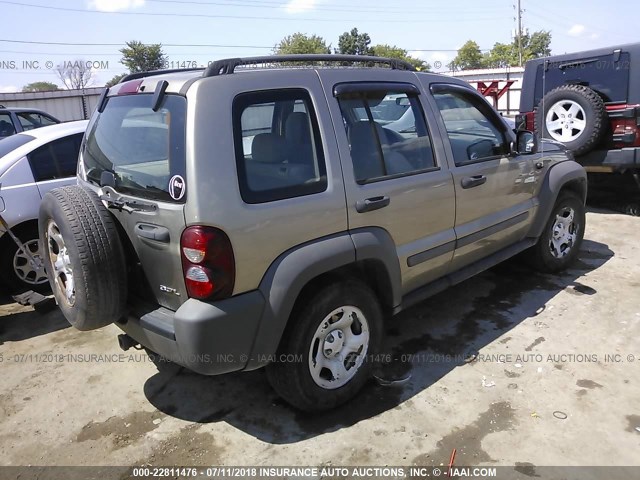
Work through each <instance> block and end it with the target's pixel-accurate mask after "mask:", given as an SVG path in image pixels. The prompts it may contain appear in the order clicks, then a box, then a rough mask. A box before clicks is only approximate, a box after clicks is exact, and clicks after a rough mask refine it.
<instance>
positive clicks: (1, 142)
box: [0, 134, 34, 158]
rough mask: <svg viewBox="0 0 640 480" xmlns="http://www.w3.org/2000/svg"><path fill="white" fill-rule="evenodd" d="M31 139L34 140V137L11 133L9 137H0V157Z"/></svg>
mask: <svg viewBox="0 0 640 480" xmlns="http://www.w3.org/2000/svg"><path fill="white" fill-rule="evenodd" d="M31 140H34V138H33V137H31V136H29V135H25V134H18V135H12V136H11V137H7V138H3V139H0V158H2V157H4V156H5V155H6V154H8V153H11V152H13V151H14V150H15V149H16V148H18V147H21V146H22V145H24V144H26V143H29V142H30V141H31Z"/></svg>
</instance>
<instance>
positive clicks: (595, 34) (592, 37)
mask: <svg viewBox="0 0 640 480" xmlns="http://www.w3.org/2000/svg"><path fill="white" fill-rule="evenodd" d="M589 38H590V39H591V40H597V39H598V38H600V34H599V33H592V34H591V35H589Z"/></svg>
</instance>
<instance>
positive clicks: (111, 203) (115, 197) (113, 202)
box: [98, 186, 157, 213]
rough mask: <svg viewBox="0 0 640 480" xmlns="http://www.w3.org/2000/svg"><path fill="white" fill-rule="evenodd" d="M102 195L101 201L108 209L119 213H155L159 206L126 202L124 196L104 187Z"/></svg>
mask: <svg viewBox="0 0 640 480" xmlns="http://www.w3.org/2000/svg"><path fill="white" fill-rule="evenodd" d="M101 190H102V192H101V195H98V196H99V198H100V200H102V201H103V202H105V203H106V204H107V207H108V208H112V209H114V210H118V211H119V212H127V213H133V212H155V211H156V209H157V206H156V205H155V204H153V203H147V202H140V201H138V200H125V199H124V197H122V195H119V194H118V192H116V191H115V190H114V189H113V188H112V187H110V186H105V187H102V189H101Z"/></svg>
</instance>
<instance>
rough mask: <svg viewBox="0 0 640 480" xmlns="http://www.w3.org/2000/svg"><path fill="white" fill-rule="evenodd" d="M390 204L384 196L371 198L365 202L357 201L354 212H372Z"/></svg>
mask: <svg viewBox="0 0 640 480" xmlns="http://www.w3.org/2000/svg"><path fill="white" fill-rule="evenodd" d="M390 203H391V199H390V198H389V197H387V196H386V195H384V196H383V195H381V196H379V197H371V198H367V199H366V200H359V201H357V202H356V212H358V213H364V212H372V211H373V210H379V209H381V208H384V207H386V206H388V205H389V204H390Z"/></svg>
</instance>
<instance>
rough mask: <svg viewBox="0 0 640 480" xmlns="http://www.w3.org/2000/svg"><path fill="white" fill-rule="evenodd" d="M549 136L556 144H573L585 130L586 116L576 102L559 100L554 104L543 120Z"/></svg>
mask: <svg viewBox="0 0 640 480" xmlns="http://www.w3.org/2000/svg"><path fill="white" fill-rule="evenodd" d="M545 124H546V126H547V131H548V132H549V135H551V137H552V138H553V139H554V140H557V141H558V142H573V141H574V140H577V139H578V137H580V135H582V133H583V132H584V130H585V128H587V120H586V114H585V113H584V109H583V108H582V107H581V106H580V104H579V103H578V102H574V101H573V100H560V101H559V102H556V103H554V104H553V105H552V106H551V108H549V111H548V112H547V115H546V118H545Z"/></svg>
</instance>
